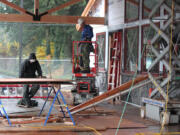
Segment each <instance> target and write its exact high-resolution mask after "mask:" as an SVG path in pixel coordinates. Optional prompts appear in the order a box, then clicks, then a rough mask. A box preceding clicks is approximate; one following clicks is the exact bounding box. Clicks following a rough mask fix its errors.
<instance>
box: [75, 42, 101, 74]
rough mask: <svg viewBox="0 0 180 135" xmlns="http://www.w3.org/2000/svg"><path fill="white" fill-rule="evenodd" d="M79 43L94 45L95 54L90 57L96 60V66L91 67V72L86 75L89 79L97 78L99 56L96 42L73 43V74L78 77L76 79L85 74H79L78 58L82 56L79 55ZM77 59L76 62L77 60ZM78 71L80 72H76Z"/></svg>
mask: <svg viewBox="0 0 180 135" xmlns="http://www.w3.org/2000/svg"><path fill="white" fill-rule="evenodd" d="M79 43H92V45H93V46H94V54H92V55H90V57H91V58H94V65H93V67H90V68H91V69H90V70H91V72H90V73H88V74H86V76H87V77H95V75H96V73H97V70H98V55H97V49H98V48H97V47H98V46H97V43H96V42H95V41H73V48H72V64H73V65H72V73H73V74H74V75H75V76H76V77H81V76H83V75H82V74H84V73H79V71H80V70H79V69H80V66H79V64H78V63H79V61H78V60H79V59H78V57H79V56H80V54H79V51H78V50H79V49H78V48H79ZM75 59H76V60H75ZM75 70H78V71H75Z"/></svg>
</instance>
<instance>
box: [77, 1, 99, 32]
mask: <svg viewBox="0 0 180 135" xmlns="http://www.w3.org/2000/svg"><path fill="white" fill-rule="evenodd" d="M95 1H96V0H89V2H88V4H87V6H86V7H85V9H84V11H83V12H82V14H81V16H82V17H85V16H86V17H87V16H88V14H89V11H90V10H91V8H92V6H93V5H94V3H95ZM85 22H86V23H88V21H86V20H85ZM76 23H77V22H76ZM89 24H91V23H89ZM93 24H94V23H93ZM76 29H77V31H79V29H80V26H79V25H78V24H77V25H76Z"/></svg>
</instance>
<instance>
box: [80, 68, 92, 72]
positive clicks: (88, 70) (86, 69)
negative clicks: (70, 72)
mask: <svg viewBox="0 0 180 135" xmlns="http://www.w3.org/2000/svg"><path fill="white" fill-rule="evenodd" d="M81 73H90V68H89V67H87V68H84V69H83V70H81Z"/></svg>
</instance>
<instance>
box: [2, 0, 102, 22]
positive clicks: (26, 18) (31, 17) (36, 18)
mask: <svg viewBox="0 0 180 135" xmlns="http://www.w3.org/2000/svg"><path fill="white" fill-rule="evenodd" d="M80 1H81V0H70V1H68V2H66V3H64V4H61V5H58V6H56V7H54V8H52V9H49V10H47V11H46V12H43V13H39V0H34V13H32V12H29V11H27V10H26V9H24V8H21V7H20V6H18V5H16V4H14V3H12V2H9V1H7V0H0V2H1V3H3V4H5V5H7V6H9V7H11V8H13V9H15V10H16V11H19V12H20V13H21V14H0V22H24V23H27V22H29V23H57V24H76V23H77V20H78V19H79V18H82V19H83V20H85V21H86V23H87V24H98V25H104V24H105V17H88V16H87V15H83V16H59V15H51V14H52V13H53V12H56V11H58V10H62V9H64V8H66V7H68V6H71V5H73V4H76V3H78V2H80ZM95 1H96V0H90V1H89V3H91V4H89V3H88V4H87V6H86V8H85V9H86V10H85V11H84V12H86V13H88V12H89V10H90V9H91V7H92V6H93V3H94V2H95ZM84 14H85V13H84Z"/></svg>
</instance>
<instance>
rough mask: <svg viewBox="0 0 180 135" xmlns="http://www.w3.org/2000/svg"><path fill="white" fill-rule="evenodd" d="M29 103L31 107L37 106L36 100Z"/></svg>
mask: <svg viewBox="0 0 180 135" xmlns="http://www.w3.org/2000/svg"><path fill="white" fill-rule="evenodd" d="M30 102H31V106H32V107H36V106H38V102H37V101H36V100H31V101H30Z"/></svg>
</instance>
